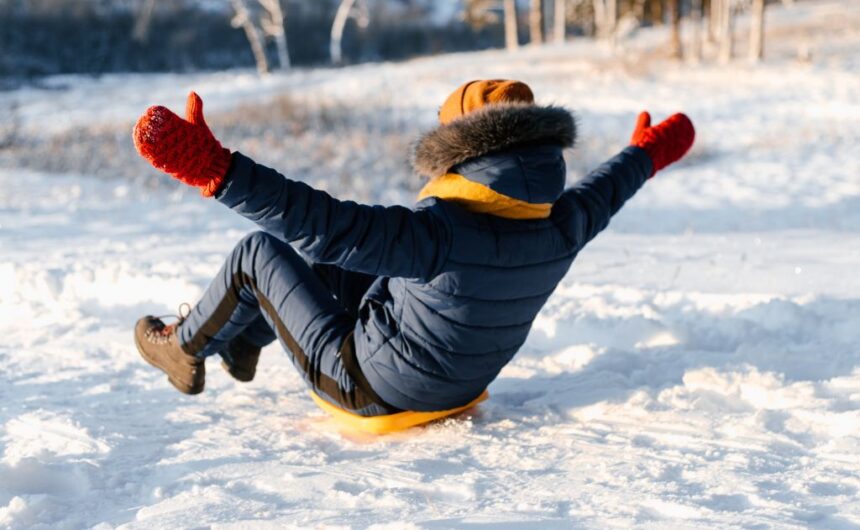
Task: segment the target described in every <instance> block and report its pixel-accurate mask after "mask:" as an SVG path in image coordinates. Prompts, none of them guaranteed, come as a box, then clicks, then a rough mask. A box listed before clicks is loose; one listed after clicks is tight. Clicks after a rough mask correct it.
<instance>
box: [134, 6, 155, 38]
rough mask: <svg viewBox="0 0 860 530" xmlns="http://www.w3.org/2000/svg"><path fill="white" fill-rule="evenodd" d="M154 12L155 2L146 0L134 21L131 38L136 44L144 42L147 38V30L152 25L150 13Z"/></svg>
mask: <svg viewBox="0 0 860 530" xmlns="http://www.w3.org/2000/svg"><path fill="white" fill-rule="evenodd" d="M153 11H155V0H146V1H145V2H144V4H143V7H141V9H140V11H139V12H138V13H137V16H136V17H135V19H134V29H132V31H131V35H132V38H133V39H134V40H136V41H137V42H146V41H147V40H148V38H149V28H150V26H151V25H152V12H153Z"/></svg>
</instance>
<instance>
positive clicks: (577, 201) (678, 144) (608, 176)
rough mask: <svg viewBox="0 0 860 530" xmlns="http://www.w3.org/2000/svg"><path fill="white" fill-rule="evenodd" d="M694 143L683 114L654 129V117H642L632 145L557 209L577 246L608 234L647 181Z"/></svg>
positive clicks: (566, 193)
mask: <svg viewBox="0 0 860 530" xmlns="http://www.w3.org/2000/svg"><path fill="white" fill-rule="evenodd" d="M695 137H696V131H695V129H694V128H693V123H692V122H691V121H690V119H689V118H688V117H687V116H685V115H684V114H674V115H672V116H670V117H669V118H668V119H666V120H665V121H663V122H661V123H659V124H657V125H655V126H653V127H652V126H651V116H650V115H649V114H648V113H647V112H642V113H641V114H640V115H639V119H638V121H637V123H636V129H635V130H634V131H633V136H632V137H631V138H630V145H629V146H628V147H627V148H625V149H624V150H623V151H621V152H620V153H618V154H617V155H615V156H614V157H612V158H610V159H609V160H608V161H606V162H604V163H603V164H602V165H601V166H600V167H598V168H597V169H595V170H594V171H592V172H591V173H589V174H588V176H586V177H585V178H584V179H582V180H581V181H579V182H577V183H576V184H575V185H573V186H572V187H570V188H568V189H566V190H565V191H564V193H563V194H562V196H561V198H560V199H559V200H558V201H557V202H556V205H555V207H554V209H556V208H557V209H559V211H560V214H561V215H560V217H561V218H562V219H566V224H567V228H568V229H569V232H570V233H571V234H572V236H573V239H574V242H575V244H576V246H577V247H580V248H581V247H583V246H584V245H585V244H586V243H588V242H589V241H591V239H592V238H594V236H596V235H597V234H598V233H600V231H601V230H603V229H604V228H606V226H607V225H608V224H609V220H610V219H611V218H612V216H613V215H615V213H616V212H618V210H620V209H621V206H623V205H624V203H625V202H626V201H627V199H629V198H630V197H632V196H633V195H634V194H635V193H636V192H637V191H638V190H639V188H641V187H642V185H643V184H644V183H645V181H646V180H648V179H650V178H651V177H653V176H654V174H655V173H657V172H658V171H660V170H661V169H663V168H664V167H666V166H668V165H669V164H671V163H673V162H676V161H678V160H680V159H681V157H683V156H684V155H685V154H686V153H687V151H689V149H690V147H692V145H693V141H694V140H695Z"/></svg>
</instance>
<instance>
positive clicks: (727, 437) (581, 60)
mask: <svg viewBox="0 0 860 530" xmlns="http://www.w3.org/2000/svg"><path fill="white" fill-rule="evenodd" d="M769 9H772V10H773V11H771V12H770V13H772V14H773V18H772V19H771V20H769V28H770V31H773V32H774V35H776V37H774V39H773V40H771V41H769V48H768V53H769V54H771V56H772V57H773V59H772V60H771V62H770V63H768V64H765V65H763V66H761V67H760V68H747V67H745V66H734V67H732V68H718V67H713V66H707V65H705V66H699V67H675V66H671V65H666V64H665V63H659V62H657V63H653V64H650V65H649V64H642V65H634V66H633V67H631V66H630V65H628V66H626V67H625V66H623V65H619V64H617V61H614V60H613V59H611V57H609V55H608V54H607V53H606V51H605V50H603V49H602V48H600V47H599V46H597V45H592V44H585V43H573V44H571V45H569V46H565V47H558V48H553V47H550V48H546V49H541V50H524V51H522V52H521V53H519V54H516V55H513V56H509V55H505V54H502V53H497V52H487V53H484V54H462V55H456V56H448V57H440V58H434V59H426V60H420V61H414V62H410V63H404V64H398V65H391V64H384V65H366V66H359V67H355V68H347V69H342V70H333V71H313V72H297V73H295V74H291V75H286V76H273V77H272V78H269V79H267V80H265V81H256V80H254V79H253V78H252V77H250V76H246V75H244V74H242V75H232V74H231V75H227V74H211V75H198V76H189V77H179V76H138V77H136V78H135V83H124V82H123V79H122V78H114V77H108V78H106V79H103V80H97V81H94V80H79V79H77V78H64V79H59V80H54V82H55V83H58V84H67V85H68V87H67V89H64V90H57V91H55V92H51V95H52V96H51V97H50V98H48V97H46V95H45V93H43V92H42V91H39V90H32V91H26V92H20V91H19V92H16V93H5V94H0V100H3V98H17V99H18V100H19V101H20V102H21V104H22V106H21V108H22V112H23V118H24V122H25V123H24V125H25V126H26V127H30V128H32V129H33V130H38V129H39V128H40V127H41V124H45V123H48V122H49V121H51V122H52V127H66V126H69V125H70V124H72V125H73V124H74V123H75V120H78V119H82V118H81V117H82V116H84V115H87V116H94V117H95V119H98V120H104V121H105V122H110V121H111V120H117V119H118V120H128V119H130V117H133V116H134V115H136V114H137V113H139V112H140V111H141V110H143V108H144V107H145V106H146V105H147V104H150V103H155V102H156V100H157V102H162V101H161V100H160V99H159V98H160V97H162V96H164V97H165V100H164V102H167V103H168V104H175V105H174V106H175V107H176V108H180V104H179V101H180V100H181V97H182V95H183V94H182V92H183V91H184V89H185V88H186V87H192V86H194V87H195V88H198V89H200V91H201V93H202V94H203V96H204V97H208V96H210V95H211V100H210V99H207V104H208V102H209V101H212V103H213V106H212V108H214V109H216V110H217V109H218V108H219V107H220V108H226V107H228V106H230V105H231V104H235V102H236V101H241V100H243V99H249V98H252V97H259V95H260V94H276V93H278V92H279V91H283V90H285V89H289V90H290V91H292V92H294V93H295V94H296V95H297V96H298V97H307V98H322V99H326V98H337V99H338V100H339V101H341V102H344V101H346V102H347V103H349V102H350V101H351V100H350V98H354V100H355V101H359V100H361V101H363V102H365V104H367V105H371V106H372V105H374V104H379V105H380V106H381V107H382V108H389V107H388V106H385V105H390V101H385V102H384V103H385V105H383V101H382V100H387V99H388V96H386V94H387V93H388V91H390V90H397V91H398V93H409V91H408V90H406V88H404V87H406V86H415V85H413V84H412V83H414V81H415V80H416V79H417V80H419V81H421V84H420V86H421V88H419V89H415V91H414V92H413V95H414V98H413V99H410V100H409V101H408V105H407V107H408V108H406V107H404V108H403V109H401V110H400V112H403V113H407V114H410V115H413V116H414V119H415V120H416V121H417V122H419V123H423V124H429V123H430V122H431V120H432V117H433V115H435V114H434V112H435V108H436V106H437V105H438V103H439V101H441V98H443V97H444V95H445V93H446V91H447V90H449V89H450V88H451V87H452V86H454V85H456V84H458V83H459V82H461V81H462V80H464V79H465V78H472V77H496V76H505V77H519V78H523V79H525V80H526V81H528V82H530V83H531V84H532V85H534V87H535V92H536V93H537V94H538V96H539V98H540V99H544V100H546V99H549V100H552V101H556V102H558V103H562V104H566V105H569V106H571V107H572V108H574V109H576V111H577V114H578V115H579V123H580V127H581V142H580V144H579V147H577V149H575V150H574V152H573V154H572V156H571V168H572V174H571V178H572V179H573V178H575V177H576V176H578V175H580V174H581V173H582V172H583V171H584V170H585V169H586V168H588V167H593V166H594V164H596V163H597V162H599V161H600V160H601V159H602V158H604V157H606V156H608V155H609V154H611V153H612V152H613V151H615V150H616V149H617V148H619V147H621V146H622V145H623V142H624V140H625V139H626V138H627V137H628V136H629V132H630V128H631V127H632V125H633V120H634V117H635V114H636V112H637V111H638V110H640V108H643V107H648V108H650V109H652V111H654V113H655V114H656V116H655V117H662V116H664V115H665V114H667V113H669V112H671V111H674V110H676V109H679V108H681V109H684V110H686V111H688V112H689V113H690V115H691V116H692V117H693V120H694V121H695V123H696V124H697V128H698V130H699V138H698V143H697V146H696V148H695V149H694V151H693V153H692V154H691V156H690V158H689V159H688V160H687V161H685V162H683V163H682V164H679V165H678V166H677V167H675V168H673V169H671V170H668V171H666V172H664V173H661V174H660V175H658V176H657V177H656V178H655V179H654V180H653V181H651V182H649V183H648V184H647V185H646V187H645V189H643V190H642V192H640V194H638V195H637V196H636V197H635V198H634V199H633V200H632V201H631V202H630V203H629V204H628V205H627V206H625V208H624V210H623V211H622V212H621V213H620V214H619V215H618V216H617V218H616V219H614V220H613V222H612V225H611V227H610V229H609V230H607V231H606V232H605V233H603V234H601V235H600V236H598V238H597V239H596V240H595V241H594V242H592V244H591V245H589V246H588V247H587V248H586V249H585V250H584V251H583V252H582V253H581V255H580V257H579V258H578V260H577V261H576V263H575V264H574V266H573V268H572V269H571V272H570V273H569V274H568V276H567V277H566V279H565V280H564V282H563V283H562V284H561V285H560V286H559V288H558V290H557V291H556V293H555V294H554V295H553V297H552V298H551V299H550V301H549V303H548V304H547V306H546V307H545V309H544V310H543V312H542V313H541V315H540V317H539V319H538V321H537V322H536V323H535V326H534V329H533V332H532V334H531V336H530V338H529V340H528V342H527V343H526V345H525V347H524V348H523V350H522V351H521V352H520V354H519V355H518V356H517V358H516V359H515V361H514V362H513V363H512V364H511V365H509V366H508V367H506V368H505V370H504V371H503V372H502V374H501V376H500V378H499V379H498V380H497V381H496V382H495V383H494V384H493V385H492V386H491V388H490V393H491V399H490V400H489V401H487V402H485V403H484V404H482V405H481V406H480V407H478V408H477V409H476V410H473V411H471V412H469V413H467V414H465V415H463V416H461V417H460V418H457V419H453V420H447V421H444V422H442V423H439V424H435V425H432V426H429V427H427V428H424V429H416V430H412V431H408V432H404V433H400V434H396V435H392V436H388V437H384V438H372V437H367V436H360V435H356V434H349V433H343V432H340V431H339V430H338V429H337V427H336V426H335V425H333V424H332V422H331V421H330V420H329V419H327V418H326V417H325V416H323V414H322V413H321V412H319V411H318V410H316V409H315V407H314V405H313V404H312V402H311V401H310V399H309V398H308V397H307V395H306V389H305V388H304V386H303V384H302V382H301V380H300V378H299V376H298V375H297V374H296V373H295V371H294V370H293V369H292V367H291V365H290V364H289V361H288V360H287V358H286V357H285V355H284V354H283V352H281V351H280V350H279V348H277V347H270V348H268V349H266V350H265V351H264V352H263V356H262V360H261V367H260V369H259V371H258V380H256V381H254V382H252V383H250V384H247V385H240V384H236V383H235V382H233V381H232V380H231V379H229V378H228V377H227V376H226V375H225V374H224V373H223V372H222V371H221V370H220V368H219V367H218V366H217V363H216V362H211V363H209V364H208V366H209V373H208V374H207V389H206V392H204V393H203V394H202V395H200V396H197V397H187V396H183V395H180V394H178V393H176V392H175V391H174V390H173V389H172V388H171V387H170V386H169V385H168V384H167V383H166V381H165V379H164V376H163V375H160V373H159V372H156V371H154V370H152V369H151V368H150V367H149V366H148V365H146V364H145V363H144V362H142V361H141V360H140V359H139V357H138V355H137V353H136V351H135V349H134V346H133V343H132V339H131V330H132V326H133V323H134V321H135V319H136V318H138V317H139V316H141V315H143V314H145V313H154V314H168V313H174V312H175V311H176V308H177V307H178V306H179V304H180V303H182V302H193V301H195V300H196V299H197V297H199V296H200V294H201V293H202V291H203V289H204V288H205V286H206V284H207V281H208V280H209V279H210V278H211V277H212V275H213V274H214V273H215V272H216V271H217V269H218V267H219V266H220V265H221V262H222V260H223V258H224V255H225V254H226V253H227V252H228V251H229V249H230V248H232V246H233V244H235V242H237V241H238V240H239V239H240V238H241V237H242V236H243V235H244V234H245V233H247V232H248V231H250V230H252V229H253V227H252V225H250V224H249V223H247V222H245V221H243V220H241V219H238V218H237V217H236V216H235V215H232V214H231V213H230V212H228V211H226V210H225V209H223V208H222V207H220V205H218V204H216V203H214V202H212V201H203V200H201V199H200V198H199V196H198V195H197V193H196V192H194V191H193V190H184V189H180V190H177V191H172V192H166V191H164V190H158V189H156V190H141V189H134V188H131V187H129V186H128V184H127V183H124V182H119V181H110V180H96V179H92V178H88V177H87V176H76V175H46V174H39V173H33V172H27V171H22V170H19V169H16V168H2V169H0V249H2V253H0V337H2V340H0V528H9V529H23V528H28V529H29V528H44V529H48V528H50V529H77V528H91V527H92V528H97V529H99V530H106V529H110V528H124V529H151V528H171V529H173V528H201V527H212V528H219V529H227V528H243V529H244V528H261V529H262V528H308V527H311V528H377V529H382V528H397V529H409V528H422V529H441V528H475V527H483V526H486V527H493V528H516V529H522V528H541V529H543V528H571V527H574V528H580V527H582V528H615V527H629V526H642V527H649V528H703V527H708V528H738V527H744V528H809V527H812V528H835V529H850V528H858V527H860V500H858V499H860V280H858V271H860V208H858V206H860V176H858V175H860V157H858V156H857V154H858V152H860V106H858V104H857V102H858V101H860V77H858V75H857V71H858V67H860V63H858V57H860V55H858V54H857V51H858V50H860V30H858V28H860V13H858V9H857V4H856V2H853V0H844V1H827V2H817V3H799V4H798V6H797V7H796V9H795V10H793V11H792V10H784V9H782V8H779V7H776V6H774V7H772V8H769ZM771 22H772V23H771ZM816 24H818V25H816ZM819 26H821V27H819ZM792 28H794V29H792ZM798 28H799V29H798ZM822 28H824V29H822ZM801 30H802V31H803V32H805V33H802V34H804V35H806V37H805V38H808V39H811V42H812V43H813V45H814V46H816V48H815V49H816V50H818V53H819V55H820V56H823V57H826V58H822V59H821V60H820V61H817V62H814V63H813V64H797V63H795V62H794V61H793V60H791V59H790V58H789V57H790V55H791V49H792V47H793V46H796V45H797V43H796V42H795V40H794V39H793V38H789V37H785V35H789V36H791V35H793V34H796V33H797V32H798V31H801ZM793 31H794V33H793ZM823 34H826V36H827V39H825V38H824V37H823V36H820V37H816V35H823ZM779 35H783V37H782V38H781V39H780V38H779ZM658 37H659V35H658ZM652 38H655V37H654V35H653V34H650V33H648V32H645V33H644V34H643V35H640V37H638V40H634V41H632V42H630V43H628V44H627V45H628V46H630V47H631V48H632V49H636V47H637V46H645V44H647V43H648V42H649V39H652ZM816 39H818V40H816ZM643 43H644V44H643ZM407 83H409V85H407ZM134 86H138V87H150V88H151V90H149V89H148V90H146V91H142V90H140V89H133V87H134ZM207 90H209V91H210V92H211V94H209V93H207ZM54 94H56V97H54ZM107 100H111V101H124V102H128V105H127V107H123V106H118V107H111V108H110V109H104V103H103V102H104V101H107ZM73 103H79V104H80V105H79V108H78V109H77V111H76V112H72V113H68V114H64V115H63V120H58V121H56V123H54V121H53V120H51V119H50V117H51V113H55V112H57V109H60V108H62V107H63V106H64V105H70V104H73ZM406 103H407V102H404V105H406ZM100 109H101V110H100ZM90 111H92V112H90ZM46 130H52V129H51V128H50V127H48V128H46ZM280 169H282V170H284V171H285V172H286V173H288V174H290V168H289V167H285V168H280ZM320 171H321V174H324V173H325V171H326V168H321V169H320ZM402 171H405V169H402ZM299 176H301V175H299ZM311 176H312V177H313V178H316V179H319V178H322V177H321V176H320V175H311ZM359 176H360V177H368V178H371V177H372V176H371V175H359ZM384 177H385V175H377V180H366V181H365V184H366V185H367V186H370V187H371V188H372V189H373V190H375V191H373V193H375V194H376V196H378V197H385V198H391V197H394V198H396V199H399V200H401V201H402V202H407V201H408V200H409V197H408V195H407V193H406V192H405V191H402V190H391V189H388V188H386V186H385V179H384ZM340 185H341V184H340V182H339V181H333V182H332V188H331V189H339V186H340Z"/></svg>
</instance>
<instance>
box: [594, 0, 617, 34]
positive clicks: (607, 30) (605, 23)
mask: <svg viewBox="0 0 860 530" xmlns="http://www.w3.org/2000/svg"><path fill="white" fill-rule="evenodd" d="M593 2H594V4H593V5H594V25H595V26H596V27H597V36H598V37H601V38H611V37H613V35H614V34H615V25H616V24H617V23H618V2H617V0H593Z"/></svg>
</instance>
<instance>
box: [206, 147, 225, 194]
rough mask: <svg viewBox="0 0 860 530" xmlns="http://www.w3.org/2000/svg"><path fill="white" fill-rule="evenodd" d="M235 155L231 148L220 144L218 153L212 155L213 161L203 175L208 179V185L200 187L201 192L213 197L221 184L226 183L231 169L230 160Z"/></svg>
mask: <svg viewBox="0 0 860 530" xmlns="http://www.w3.org/2000/svg"><path fill="white" fill-rule="evenodd" d="M232 159H233V155H232V154H231V153H230V150H229V149H225V148H223V147H221V146H220V145H219V146H218V150H217V154H216V155H215V156H213V157H212V163H210V164H209V167H207V168H206V170H205V171H204V172H203V175H202V176H203V177H204V178H205V179H206V185H205V186H201V187H200V193H202V194H203V196H204V197H212V196H213V195H215V194H216V193H218V190H219V189H221V185H222V184H224V179H225V178H226V177H227V172H228V171H229V170H230V162H231V161H232Z"/></svg>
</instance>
